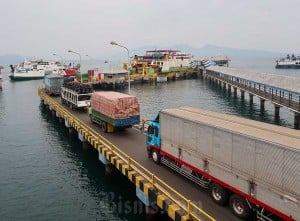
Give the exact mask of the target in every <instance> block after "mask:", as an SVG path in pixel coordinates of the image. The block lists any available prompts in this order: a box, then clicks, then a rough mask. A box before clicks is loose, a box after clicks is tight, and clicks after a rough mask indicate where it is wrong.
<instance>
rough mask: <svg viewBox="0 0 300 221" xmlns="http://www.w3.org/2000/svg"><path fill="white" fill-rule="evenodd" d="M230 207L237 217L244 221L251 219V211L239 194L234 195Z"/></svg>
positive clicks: (230, 200) (231, 197)
mask: <svg viewBox="0 0 300 221" xmlns="http://www.w3.org/2000/svg"><path fill="white" fill-rule="evenodd" d="M229 205H230V208H231V210H232V212H233V214H234V215H235V216H237V217H239V218H240V219H243V220H245V219H248V218H249V216H250V213H251V209H250V207H249V205H248V203H247V201H246V200H245V199H244V198H243V197H241V196H239V195H237V194H232V195H231V196H230V199H229Z"/></svg>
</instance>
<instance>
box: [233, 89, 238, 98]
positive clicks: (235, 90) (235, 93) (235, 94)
mask: <svg viewBox="0 0 300 221" xmlns="http://www.w3.org/2000/svg"><path fill="white" fill-rule="evenodd" d="M233 95H234V97H237V88H236V87H234V88H233Z"/></svg>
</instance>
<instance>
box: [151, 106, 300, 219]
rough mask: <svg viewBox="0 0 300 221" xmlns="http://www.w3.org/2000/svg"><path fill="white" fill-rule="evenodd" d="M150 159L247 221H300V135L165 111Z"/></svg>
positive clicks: (207, 114)
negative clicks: (192, 183) (198, 186)
mask: <svg viewBox="0 0 300 221" xmlns="http://www.w3.org/2000/svg"><path fill="white" fill-rule="evenodd" d="M146 139H147V140H146V143H147V151H148V156H149V157H150V158H152V159H153V161H154V162H155V163H158V164H159V163H162V164H164V165H167V166H169V167H170V168H172V169H173V170H175V171H177V172H178V173H180V174H182V175H183V176H185V177H187V178H188V179H190V180H192V181H193V182H195V183H197V184H198V185H200V186H201V187H203V188H206V189H207V190H209V192H210V194H211V197H212V199H213V201H215V202H216V203H218V204H220V205H226V204H229V206H230V208H231V210H232V212H233V213H234V214H235V215H236V216H237V217H239V218H241V219H248V218H249V217H253V216H254V217H255V219H256V220H267V221H270V220H300V131H299V130H294V129H291V128H285V127H280V126H276V125H271V124H267V123H262V122H257V121H254V120H249V119H245V118H240V117H236V116H231V115H226V114H221V113H216V112H212V111H207V110H203V109H199V108H192V107H180V108H174V109H166V110H162V111H160V113H159V115H157V117H156V118H155V119H154V120H153V121H150V122H149V127H148V132H147V138H146Z"/></svg>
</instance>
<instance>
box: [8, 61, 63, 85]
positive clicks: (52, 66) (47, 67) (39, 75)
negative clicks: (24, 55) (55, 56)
mask: <svg viewBox="0 0 300 221" xmlns="http://www.w3.org/2000/svg"><path fill="white" fill-rule="evenodd" d="M10 68H11V72H10V75H9V78H10V79H11V80H13V81H22V80H35V79H43V78H44V77H45V75H47V74H62V75H65V72H64V70H65V69H66V68H65V66H64V65H63V64H62V63H60V62H57V61H44V60H42V59H39V60H30V61H25V62H22V63H19V64H16V65H10Z"/></svg>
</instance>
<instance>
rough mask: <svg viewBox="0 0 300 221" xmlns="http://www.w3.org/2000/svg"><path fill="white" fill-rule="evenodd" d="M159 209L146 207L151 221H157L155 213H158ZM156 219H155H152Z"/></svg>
mask: <svg viewBox="0 0 300 221" xmlns="http://www.w3.org/2000/svg"><path fill="white" fill-rule="evenodd" d="M157 212H158V211H157V208H153V207H152V206H145V213H146V215H147V216H148V218H149V219H150V220H155V216H154V215H155V213H157ZM152 218H154V219H152Z"/></svg>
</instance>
